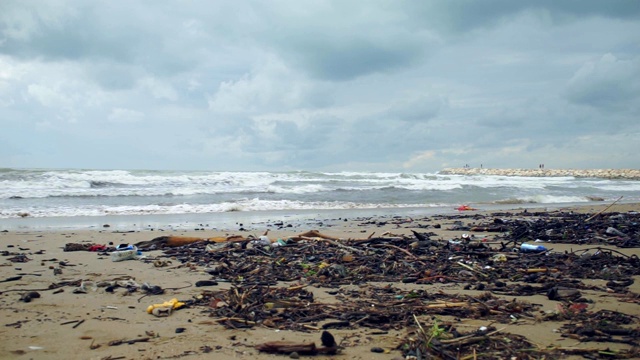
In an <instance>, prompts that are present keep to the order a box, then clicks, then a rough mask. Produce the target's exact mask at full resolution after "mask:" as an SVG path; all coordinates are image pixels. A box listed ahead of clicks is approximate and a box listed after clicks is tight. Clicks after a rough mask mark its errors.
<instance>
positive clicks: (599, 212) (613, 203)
mask: <svg viewBox="0 0 640 360" xmlns="http://www.w3.org/2000/svg"><path fill="white" fill-rule="evenodd" d="M622 198H623V197H622V196H620V197H619V198H618V200H616V201H614V202H612V203H611V205H609V206H607V207H606V208H604V209H602V210H601V211H598V212H597V213H595V214H594V215H593V216H590V217H589V218H588V219H587V220H585V221H584V222H589V221H590V220H591V219H593V218H594V217H596V216H598V215H600V214H602V213H603V212H605V211H607V210H609V208H610V207H612V206H613V205H615V203H617V202H618V201H620V200H621V199H622Z"/></svg>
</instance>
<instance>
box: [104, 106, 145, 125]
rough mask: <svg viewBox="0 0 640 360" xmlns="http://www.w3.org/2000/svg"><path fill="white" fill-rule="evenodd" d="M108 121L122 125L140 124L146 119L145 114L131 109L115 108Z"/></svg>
mask: <svg viewBox="0 0 640 360" xmlns="http://www.w3.org/2000/svg"><path fill="white" fill-rule="evenodd" d="M108 119H109V121H112V122H120V123H129V122H138V121H141V120H143V119H144V114H143V113H141V112H140V111H135V110H131V109H123V108H115V109H112V110H111V113H110V114H109V117H108Z"/></svg>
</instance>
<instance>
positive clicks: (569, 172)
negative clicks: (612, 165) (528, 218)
mask: <svg viewBox="0 0 640 360" xmlns="http://www.w3.org/2000/svg"><path fill="white" fill-rule="evenodd" d="M440 174H441V175H499V176H531V177H558V176H573V177H577V178H600V179H627V180H640V170H639V169H590V170H587V169H491V168H489V169H486V168H446V169H443V170H441V171H440Z"/></svg>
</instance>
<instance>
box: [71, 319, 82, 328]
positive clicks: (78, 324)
mask: <svg viewBox="0 0 640 360" xmlns="http://www.w3.org/2000/svg"><path fill="white" fill-rule="evenodd" d="M83 322H84V319H82V320H80V321H78V323H77V324H75V325H73V326H72V328H73V329H75V328H77V327H78V326H80V325H82V323H83Z"/></svg>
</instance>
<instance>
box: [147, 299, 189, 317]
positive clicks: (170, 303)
mask: <svg viewBox="0 0 640 360" xmlns="http://www.w3.org/2000/svg"><path fill="white" fill-rule="evenodd" d="M184 305H185V303H183V302H180V301H178V299H171V300H169V301H165V302H164V303H162V304H154V305H149V307H148V308H147V314H151V312H152V311H153V309H155V308H160V307H170V308H172V309H173V310H177V309H180V308H181V307H183V306H184Z"/></svg>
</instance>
